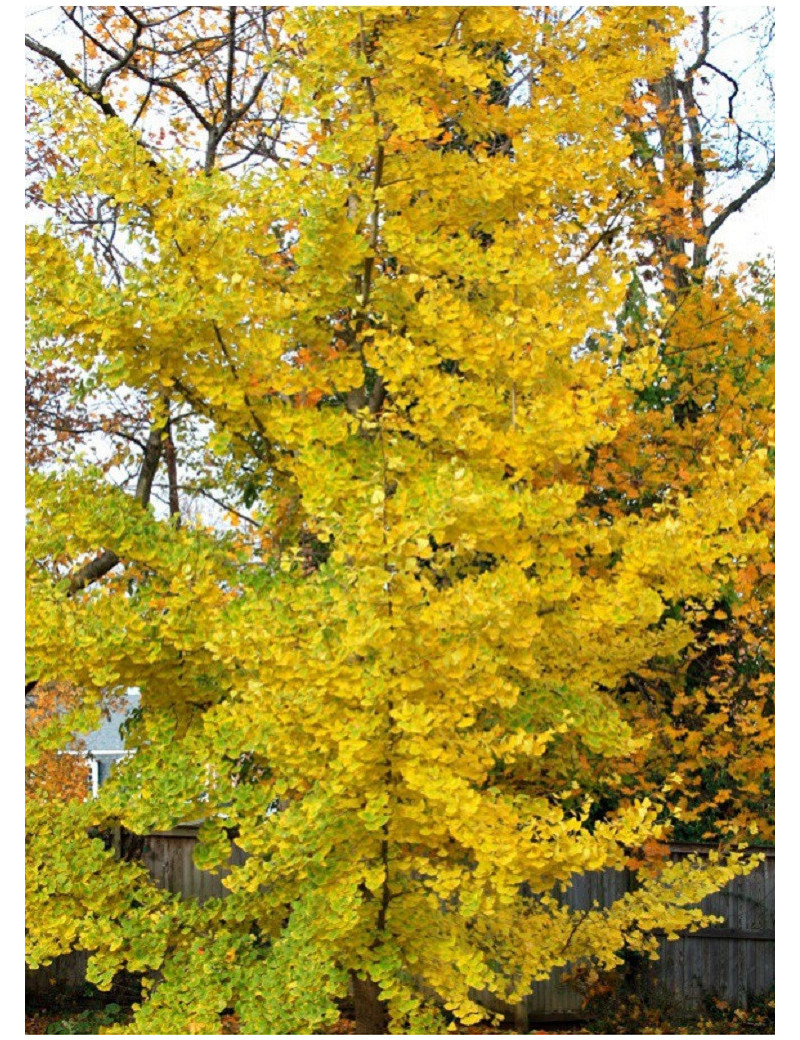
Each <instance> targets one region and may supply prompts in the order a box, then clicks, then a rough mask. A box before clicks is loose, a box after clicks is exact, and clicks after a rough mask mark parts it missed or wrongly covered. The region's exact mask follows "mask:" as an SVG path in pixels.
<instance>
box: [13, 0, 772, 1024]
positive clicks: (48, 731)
mask: <svg viewBox="0 0 800 1040" xmlns="http://www.w3.org/2000/svg"><path fill="white" fill-rule="evenodd" d="M65 10H66V12H67V17H68V18H70V19H72V21H73V23H75V24H80V29H81V33H82V37H81V40H82V51H81V53H80V54H79V57H78V60H77V61H72V60H71V58H69V57H68V56H64V55H62V54H59V53H57V52H56V51H54V50H53V49H52V48H51V47H49V46H47V45H45V44H43V43H40V42H37V41H36V40H33V39H31V40H29V41H28V42H29V46H30V47H31V49H32V50H34V51H35V52H36V53H37V54H38V55H39V57H40V58H41V59H42V60H43V61H44V62H46V63H48V64H47V66H46V67H47V68H50V69H57V70H58V75H52V74H50V75H45V76H41V77H40V78H39V81H38V82H37V83H36V84H35V85H33V86H32V87H31V90H30V100H29V120H30V123H29V137H30V142H31V154H32V160H31V174H30V177H31V180H30V184H29V190H30V194H31V198H32V200H33V202H34V204H35V205H36V206H39V207H42V208H47V209H48V210H49V213H50V215H49V216H48V218H47V220H44V221H40V222H38V223H37V224H35V225H34V226H33V227H32V228H31V230H30V233H29V237H28V285H29V311H28V313H29V322H28V332H29V362H30V365H31V375H30V383H29V387H30V389H29V397H30V399H31V401H32V402H34V403H36V402H38V404H36V408H34V415H33V418H32V423H33V432H34V434H35V436H34V437H33V438H32V441H31V443H32V445H33V446H34V449H35V450H33V451H32V456H31V460H30V461H31V468H30V472H29V475H28V482H27V487H28V514H27V536H28V537H27V549H28V559H27V576H28V612H29V614H28V625H27V673H26V682H27V684H28V687H27V688H28V689H29V690H30V693H31V696H32V697H33V698H36V697H37V696H38V692H37V691H40V690H41V689H42V688H43V686H44V684H47V683H56V682H59V683H67V684H69V689H70V690H71V691H72V693H71V699H70V703H69V705H68V707H69V711H67V712H65V711H59V712H56V713H55V715H54V717H53V720H52V721H51V723H50V724H49V725H45V726H43V727H40V728H39V729H38V730H37V732H36V733H35V734H34V735H33V738H32V740H31V742H30V743H31V763H32V765H33V767H34V768H35V766H36V763H37V761H39V759H40V756H41V755H42V754H46V753H48V752H49V751H51V750H52V749H53V748H54V747H57V746H58V742H59V741H63V740H64V739H67V738H68V737H70V736H71V734H72V732H74V731H75V730H79V731H81V730H82V731H84V732H85V731H86V729H87V728H90V727H91V725H92V722H93V721H94V722H96V720H97V718H98V717H99V713H100V712H101V711H102V709H103V706H104V704H105V703H106V702H107V699H108V698H109V697H110V696H112V695H113V694H114V692H115V691H119V690H120V689H122V688H125V687H132V686H135V687H137V688H138V689H139V690H140V691H141V707H140V709H139V710H138V711H137V712H136V713H135V716H134V717H133V718H132V720H131V722H130V724H129V727H128V731H127V734H126V737H127V742H128V746H130V747H135V748H136V754H135V755H134V756H132V757H131V758H130V759H129V760H128V761H127V762H126V763H125V764H124V765H122V766H120V767H118V768H117V769H116V771H115V773H114V775H113V776H112V778H111V780H110V781H109V782H108V783H107V784H105V785H104V786H103V788H102V789H101V791H100V796H99V797H98V798H97V799H96V800H89V801H82V800H80V799H78V798H72V799H66V800H64V801H63V803H62V804H60V806H59V807H58V809H57V811H55V812H54V804H53V799H52V798H51V797H45V796H42V795H41V793H37V790H36V785H33V789H32V792H31V798H30V800H29V811H28V821H29V853H30V864H31V866H30V869H29V895H28V900H29V907H30V911H31V923H30V927H29V948H28V957H29V963H31V964H33V965H36V964H39V963H43V962H46V961H47V960H48V959H50V958H52V957H53V956H56V955H57V954H59V953H61V952H64V951H66V950H68V949H70V948H82V949H86V950H89V951H92V957H91V960H90V969H89V971H90V978H91V979H92V980H94V981H96V982H98V983H99V984H101V985H110V983H111V980H112V978H113V976H114V974H115V973H116V972H117V971H119V970H122V969H127V970H130V971H137V972H143V973H145V976H144V979H145V981H144V985H145V999H143V1001H142V1004H141V1006H140V1008H139V1009H138V1010H137V1013H136V1016H135V1018H134V1021H133V1024H132V1025H131V1026H129V1027H125V1028H126V1029H127V1031H129V1032H133V1033H158V1032H162V1033H168V1032H180V1031H183V1032H187V1033H205V1032H211V1033H213V1032H218V1031H219V1016H220V1014H221V1013H222V1012H223V1011H224V1010H225V1009H228V1008H233V1009H235V1011H236V1013H237V1015H238V1016H239V1020H240V1023H241V1028H242V1031H243V1032H254V1033H281V1032H286V1033H291V1032H295V1033H309V1032H312V1031H314V1030H320V1029H323V1028H324V1027H325V1026H326V1025H328V1024H329V1023H330V1022H331V1021H332V1020H334V1019H335V1017H336V1014H337V1011H336V1000H337V999H339V998H341V997H343V996H344V995H345V994H346V993H347V992H348V989H349V990H350V992H351V994H352V995H353V997H354V998H355V1001H356V1009H357V1014H358V1018H359V1026H360V1030H361V1031H362V1032H368V1031H371V1032H387V1031H391V1032H440V1031H445V1030H446V1029H447V1026H448V1023H449V1022H453V1021H454V1022H455V1023H457V1024H463V1025H467V1024H470V1023H473V1022H476V1021H479V1020H480V1019H481V1018H482V1017H484V1016H485V1012H484V1010H483V1009H482V1008H481V1006H480V1005H479V1004H478V1003H477V1002H476V999H475V994H476V992H477V991H481V990H489V991H492V992H494V993H496V994H497V995H499V996H501V997H502V998H504V999H507V1000H510V1001H513V1000H515V999H519V998H521V997H522V996H523V995H524V994H525V992H526V991H527V989H528V988H529V986H530V983H531V981H532V980H534V979H539V978H545V977H547V976H548V975H549V973H550V971H551V969H552V968H554V967H557V966H559V965H562V964H564V963H565V962H566V961H576V960H580V959H582V958H587V959H589V958H591V959H594V960H595V961H597V962H598V963H600V964H602V965H605V966H613V965H614V964H618V963H620V962H621V958H622V956H623V955H624V952H625V951H626V950H637V951H642V952H645V953H651V954H653V953H654V951H655V949H656V948H657V940H656V938H655V937H654V935H653V932H654V931H655V930H657V929H659V930H664V931H666V932H667V933H668V934H669V935H670V936H674V935H676V934H677V932H678V931H679V930H682V929H685V928H692V927H697V926H700V925H701V924H702V923H704V920H705V919H704V918H703V915H702V914H701V913H700V911H699V910H698V909H696V904H697V903H698V902H699V900H700V899H701V898H702V897H703V896H704V895H706V894H707V893H709V892H712V891H715V890H716V889H718V888H719V887H721V886H722V885H723V884H725V883H726V881H728V880H729V879H730V878H732V877H733V876H734V875H735V874H736V873H737V872H741V871H743V870H746V869H747V868H748V863H747V860H746V858H745V857H743V856H742V855H741V854H740V853H737V852H730V853H729V854H727V855H726V856H720V857H715V856H712V857H711V859H710V861H704V862H702V863H701V862H700V861H699V860H691V859H690V860H688V861H686V862H682V863H681V864H676V863H672V864H671V863H668V862H667V861H665V860H664V858H663V857H662V856H661V855H660V854H653V852H652V850H653V849H654V848H655V849H656V850H658V842H659V841H662V840H666V839H667V838H668V837H669V835H670V833H671V829H672V828H673V826H674V825H675V822H676V821H677V820H679V819H680V818H681V816H682V815H683V816H684V817H688V818H689V820H690V822H691V821H700V825H702V826H703V827H706V826H713V825H714V823H715V821H714V819H713V817H714V811H713V807H714V806H716V807H721V811H722V815H723V816H724V822H725V828H727V835H728V838H729V839H730V840H733V841H736V840H741V839H742V835H743V834H746V833H747V828H751V829H753V828H754V830H753V833H755V832H761V833H763V834H765V835H766V834H768V833H769V823H768V814H765V812H764V804H765V798H767V795H768V788H769V755H770V751H769V749H770V746H771V745H770V733H771V730H770V697H771V692H770V687H769V680H770V676H769V660H768V644H769V626H770V623H771V600H770V599H769V593H768V587H767V586H768V582H769V568H770V560H771V539H770V519H769V518H770V515H771V514H770V510H771V455H770V448H771V439H770V438H771V383H770V380H771V364H770V358H769V354H770V352H771V336H772V331H771V288H770V286H769V283H768V279H767V277H766V275H765V274H759V272H758V270H755V271H754V272H753V271H751V272H750V273H749V274H748V275H747V276H742V277H741V278H733V277H722V276H717V275H713V274H709V273H708V272H707V265H708V251H707V248H706V247H707V246H708V243H709V236H708V235H707V234H706V238H705V239H704V240H703V248H702V249H699V251H695V253H694V254H692V255H691V256H690V255H689V253H690V251H687V249H686V248H685V247H686V244H687V243H688V242H689V241H690V239H691V237H692V235H693V233H694V232H693V230H692V229H693V227H694V228H695V230H696V223H695V224H694V225H693V224H692V220H693V218H694V219H695V221H696V219H697V216H698V212H700V211H699V210H698V194H697V192H698V190H699V189H697V188H696V187H695V186H696V184H697V180H698V178H699V177H700V176H701V174H703V175H705V174H704V169H705V168H704V167H702V168H701V166H702V164H701V166H698V153H697V152H696V151H692V146H693V140H692V138H691V131H692V125H691V122H684V124H683V125H684V126H685V127H686V128H687V133H688V137H687V141H688V150H687V152H686V165H681V164H679V163H678V162H677V160H675V161H673V162H672V163H671V164H670V163H666V162H663V161H658V160H657V159H654V156H656V155H657V150H658V149H659V148H660V149H661V150H662V155H663V154H666V150H667V149H668V148H669V147H673V159H675V152H674V138H673V144H672V145H670V140H669V139H668V135H666V134H665V133H663V132H662V133H661V134H660V136H659V133H660V131H659V128H661V130H662V131H663V129H664V126H665V125H666V124H665V108H664V102H663V91H662V92H661V93H659V90H657V89H655V88H654V86H653V84H661V83H663V82H664V81H665V79H668V78H669V76H670V75H673V73H672V70H674V68H675V61H676V55H675V51H674V47H673V44H674V40H675V39H676V37H677V34H678V33H679V32H680V31H681V30H682V29H683V28H684V16H683V15H682V14H681V13H680V12H679V11H677V10H676V9H671V8H665V9H660V8H659V9H654V8H636V7H607V8H589V9H586V10H585V11H583V12H582V13H579V14H578V15H577V16H576V17H573V18H571V19H564V18H558V17H556V16H555V15H554V14H553V13H552V12H550V11H549V10H548V9H534V10H532V11H526V10H522V9H515V8H497V7H491V8H489V7H467V8H463V9H456V8H444V7H426V8H354V9H349V8H338V7H327V8H293V9H277V8H276V9H271V8H257V9H243V8H228V9H226V10H225V11H216V10H211V9H200V8H191V9H188V10H187V9H173V8H132V9H130V8H87V9H80V10H81V11H85V12H86V20H82V19H83V15H80V19H79V16H78V14H77V13H76V11H77V10H78V9H70V8H68V9H65ZM703 24H705V23H703ZM703 38H704V39H705V37H703ZM699 68H700V65H698V66H697V69H699ZM697 69H695V70H692V69H690V70H689V71H688V72H684V73H683V76H684V79H683V80H681V82H683V83H685V82H691V78H692V75H693V74H694V73H695V72H696V71H697ZM673 79H674V75H673ZM685 94H686V91H684V93H683V94H681V97H683V98H684V100H686V98H685V96H684V95H685ZM676 111H677V110H676V109H674V108H672V109H668V111H667V115H669V117H670V118H673V117H674V116H675V114H676ZM690 112H691V110H688V113H690ZM692 118H693V117H692V116H691V115H690V114H688V119H689V120H691V119H692ZM665 142H666V143H665ZM706 162H707V160H706ZM678 170H680V171H683V172H682V173H680V175H679V173H678V172H676V171H678ZM687 171H688V172H687ZM684 173H685V174H686V175H685V176H684ZM756 176H762V174H760V173H758V174H756ZM678 200H680V201H678ZM679 205H680V207H682V209H681V213H682V214H683V216H684V217H685V222H684V223H683V224H680V226H678V225H677V224H676V223H674V222H675V221H677V216H676V210H677V208H678V207H679ZM701 208H702V207H701ZM700 215H701V217H702V213H701V214H700ZM670 221H673V223H670ZM704 228H705V230H704V234H705V233H706V232H707V231H708V227H706V226H705V225H704ZM698 241H700V239H698ZM645 269H647V270H648V271H649V277H650V278H651V281H650V283H648V285H649V288H648V289H647V291H645V289H644V288H643V284H644V283H643V281H642V272H643V270H645ZM676 272H678V273H676ZM653 278H655V282H654V283H653V282H652V279H653ZM43 416H44V417H45V420H46V422H45V425H46V424H47V422H49V424H50V425H49V427H48V430H46V431H44V432H43V420H42V417H43ZM48 417H49V419H48ZM48 431H49V432H48ZM97 431H102V433H103V437H104V438H105V440H101V441H99V442H98V441H97V440H95V441H94V442H93V443H94V444H95V445H97V444H98V443H99V444H100V445H101V447H102V450H100V451H99V454H96V455H95V456H94V457H89V455H90V453H89V448H88V445H89V442H90V440H91V438H92V437H93V436H94V437H95V438H96V434H97ZM109 445H111V446H112V447H111V448H109V447H108V446H109ZM65 449H66V451H65ZM154 493H155V497H154ZM159 494H161V495H163V504H162V503H160V502H159V501H158V495H159ZM200 502H205V503H209V504H211V505H212V506H213V507H214V509H215V512H214V513H213V514H212V513H209V512H208V511H206V510H204V509H202V508H198V505H197V503H200ZM743 745H744V752H745V753H744V754H743ZM709 769H716V770H717V774H715V778H713V781H712V780H710V779H709V776H708V770H709ZM767 800H768V798H767ZM709 813H710V814H711V816H709ZM704 814H705V815H704ZM187 820H202V821H203V822H202V827H201V831H200V842H199V845H198V848H197V853H196V861H197V863H198V865H199V866H201V867H204V868H208V869H214V868H218V867H221V866H222V865H224V864H225V863H226V861H227V860H228V857H229V855H230V850H231V844H232V843H233V842H234V841H235V843H236V844H237V845H238V846H239V847H240V848H241V849H243V850H244V852H245V853H246V859H245V862H244V864H243V865H242V866H238V867H235V868H233V869H232V870H231V872H230V873H229V875H228V876H227V878H226V882H225V883H226V886H227V887H228V888H229V890H230V892H229V895H228V896H227V897H226V898H225V899H221V900H209V901H207V902H205V903H203V904H202V905H200V904H198V903H196V902H194V901H192V900H181V899H179V898H177V897H176V896H174V895H173V894H170V893H167V892H164V891H162V890H161V889H159V888H157V887H156V886H155V885H154V883H153V882H152V881H151V880H150V879H149V877H148V875H147V872H146V871H145V870H144V868H143V867H142V866H141V865H140V864H137V863H132V862H126V861H124V860H121V859H119V858H115V857H114V854H113V852H112V851H110V850H108V849H106V847H105V845H104V843H103V840H102V834H103V833H104V831H107V830H108V829H109V828H110V827H113V826H119V825H122V826H124V827H125V828H127V829H128V830H130V831H133V832H134V833H136V834H146V833H148V832H149V831H151V830H154V829H165V828H169V827H171V826H174V825H175V824H177V823H180V822H183V821H187ZM725 828H723V830H725ZM606 867H610V868H618V869H623V868H625V867H628V868H636V869H638V870H639V871H640V875H641V878H640V880H641V883H640V884H639V886H638V887H637V889H636V890H635V891H634V892H632V893H629V894H628V895H627V896H626V897H625V899H623V900H620V901H619V902H617V903H616V904H614V905H613V906H611V907H610V908H595V909H593V910H591V911H589V912H586V913H578V912H575V911H570V909H569V908H568V906H567V905H565V904H564V901H563V900H561V899H559V892H560V891H563V887H564V886H565V885H566V884H568V882H569V879H570V878H571V877H572V876H574V875H575V874H578V873H581V872H583V871H586V870H594V869H601V868H606ZM120 1028H122V1027H120Z"/></svg>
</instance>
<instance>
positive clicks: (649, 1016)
mask: <svg viewBox="0 0 800 1040" xmlns="http://www.w3.org/2000/svg"><path fill="white" fill-rule="evenodd" d="M587 1014H590V1015H591V1018H588V1019H587V1021H586V1022H584V1023H564V1024H562V1025H553V1024H551V1025H548V1027H547V1028H546V1029H531V1030H530V1032H529V1033H528V1034H526V1035H540V1036H554V1035H576V1034H584V1035H585V1034H590V1035H591V1034H611V1035H615V1034H629V1035H630V1034H633V1035H649V1034H652V1035H659V1036H665V1035H680V1034H690V1035H702V1034H706V1035H710V1036H719V1035H730V1034H740V1035H752V1036H767V1035H771V1034H773V1033H774V1032H775V1003H774V1001H773V1000H761V1001H759V1002H757V1003H755V1004H754V1006H753V1007H751V1008H749V1009H748V1010H745V1009H743V1008H733V1007H731V1006H730V1005H729V1004H726V1003H725V1002H724V1001H720V1000H716V1001H715V1000H711V1001H709V1002H708V1004H707V1006H706V1007H705V1008H704V1009H703V1010H701V1011H699V1012H697V1013H695V1014H693V1015H676V1014H674V1013H673V1014H672V1015H671V1016H670V1015H669V1014H668V1012H667V1010H666V1009H665V1008H652V1007H645V1006H643V1005H642V1004H641V1003H640V1002H639V1003H637V1002H636V1001H625V1000H623V1001H616V1002H615V1003H614V1004H613V1006H612V1005H609V1006H608V1007H606V1008H603V1007H596V1006H595V1007H592V1006H591V1005H590V1006H589V1007H587ZM129 1016H130V1009H129V1008H125V1007H121V1006H120V1005H118V1004H106V1005H103V1006H99V1007H98V1006H92V1007H84V1008H79V1007H77V1006H73V1007H62V1008H60V1009H53V1010H46V1009H41V1010H36V1011H33V1012H32V1013H30V1014H26V1016H25V1034H26V1036H27V1035H40V1034H50V1035H58V1034H61V1035H65V1034H67V1035H69V1034H72V1035H81V1034H82V1035H87V1034H88V1035H92V1034H97V1032H98V1030H99V1028H101V1027H103V1026H109V1025H113V1024H114V1023H118V1022H123V1021H125V1020H126V1019H127V1018H129ZM354 1030H355V1023H354V1022H353V1020H352V1019H350V1018H348V1017H347V1016H346V1015H342V1017H341V1018H340V1019H339V1021H338V1022H337V1023H336V1024H335V1025H334V1026H333V1027H332V1028H331V1032H330V1034H328V1035H344V1034H352V1033H353V1032H354ZM238 1032H239V1031H238V1023H237V1021H236V1016H235V1015H225V1016H223V1017H222V1025H221V1029H220V1034H219V1035H226V1034H227V1035H238ZM487 1034H494V1035H506V1036H509V1035H510V1036H517V1035H520V1034H518V1033H515V1032H514V1031H513V1030H511V1029H494V1028H491V1027H487V1026H483V1027H482V1026H470V1027H469V1028H467V1029H465V1030H464V1031H463V1032H462V1033H459V1034H456V1035H460V1036H467V1035H473V1036H475V1035H477V1036H483V1035H487Z"/></svg>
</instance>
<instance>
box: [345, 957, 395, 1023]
mask: <svg viewBox="0 0 800 1040" xmlns="http://www.w3.org/2000/svg"><path fill="white" fill-rule="evenodd" d="M350 983H351V986H352V991H353V1004H354V1006H355V1013H356V1029H355V1031H356V1034H357V1035H358V1036H376V1035H377V1036H383V1035H385V1034H386V1033H388V1032H389V1014H388V1012H387V1010H386V1004H385V1003H384V1001H382V1000H381V999H380V996H379V992H380V991H379V989H378V983H377V982H373V980H372V979H361V978H359V977H358V975H356V973H355V972H354V971H353V972H350Z"/></svg>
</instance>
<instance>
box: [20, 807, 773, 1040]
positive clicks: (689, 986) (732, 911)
mask: <svg viewBox="0 0 800 1040" xmlns="http://www.w3.org/2000/svg"><path fill="white" fill-rule="evenodd" d="M196 843H197V828H196V827H192V826H185V827H178V828H176V829H175V830H172V831H169V832H166V833H160V834H151V835H148V836H147V838H146V839H145V842H144V849H143V853H142V859H143V862H144V863H145V865H146V866H147V868H148V870H149V871H150V873H151V874H152V876H153V877H154V878H155V880H156V881H157V882H158V883H159V884H160V885H162V886H163V887H165V888H167V889H169V890H170V891H171V892H178V893H180V894H182V895H184V896H186V897H193V898H197V899H199V900H204V899H208V898H209V897H212V896H224V895H225V894H226V892H227V889H226V888H225V886H224V884H223V880H222V879H223V876H224V873H225V871H223V872H222V873H209V872H208V871H204V870H199V869H198V868H197V867H196V866H195V865H194V860H193V851H194V847H195V845H196ZM704 851H706V849H705V847H704V846H701V845H675V846H673V847H672V856H673V857H674V858H683V857H685V856H688V855H690V854H691V853H701V854H702V853H703V852H704ZM764 856H765V858H764V860H763V862H762V863H761V864H760V865H759V866H758V867H757V868H756V869H755V870H754V871H752V872H751V873H750V874H748V875H746V876H745V877H739V878H735V879H734V880H733V881H732V882H730V884H728V885H727V886H726V887H725V888H724V889H722V891H720V892H718V893H716V894H715V895H712V896H709V897H708V898H707V899H705V900H704V901H703V903H702V904H701V905H702V908H703V909H704V910H705V911H706V912H708V913H710V914H714V915H717V916H720V917H722V918H724V924H722V925H719V926H714V927H711V928H708V929H705V930H704V931H703V932H699V933H695V934H694V935H687V936H682V937H681V938H680V939H676V940H672V941H670V942H668V941H667V940H666V939H665V938H664V939H662V940H661V942H660V950H659V953H660V958H659V960H658V961H654V962H651V965H650V971H651V978H652V980H653V981H654V982H655V983H656V984H657V985H658V986H659V987H660V988H661V989H662V990H664V991H666V992H667V993H668V994H671V995H672V996H673V997H674V999H675V1002H676V1003H677V1004H678V1005H680V1006H682V1007H691V1006H693V1005H696V1004H697V1003H698V1002H699V1001H700V1000H701V999H702V998H703V997H704V996H707V995H712V996H715V997H719V998H721V999H723V1000H726V1001H728V1002H730V1003H731V1004H734V1005H736V1006H738V1007H746V1006H747V1004H748V1002H749V1001H750V1000H751V999H752V998H753V997H755V996H758V995H761V994H763V993H766V992H767V991H769V990H770V989H771V988H772V987H773V986H774V984H775V853H774V852H773V851H771V850H766V851H765V853H764ZM244 859H245V854H244V853H243V852H242V851H241V849H239V848H237V847H236V846H234V849H233V853H232V855H231V859H230V865H231V866H236V865H239V864H241V863H243V862H244ZM630 883H631V875H630V874H629V873H628V872H627V871H614V870H606V871H595V872H592V873H588V874H583V875H581V876H578V877H576V878H575V879H574V881H573V882H572V884H571V885H570V887H569V889H568V890H567V893H566V895H565V897H564V898H565V902H566V903H567V904H568V905H569V906H570V907H572V908H573V909H575V910H585V909H588V908H589V907H591V906H592V905H593V903H595V901H596V902H597V903H598V904H600V905H601V906H608V905H610V904H611V903H613V902H614V901H615V900H616V899H619V898H620V897H621V896H622V895H624V893H625V892H626V891H628V889H629V886H630ZM85 971H86V955H85V954H70V955H69V956H67V957H60V958H58V959H57V961H55V962H54V964H53V965H52V966H51V967H50V968H41V969H39V970H38V971H36V972H27V973H26V991H27V992H28V994H29V995H31V996H32V997H33V998H34V999H42V998H43V997H45V996H46V995H47V994H48V993H53V992H54V990H60V991H64V990H69V989H80V988H81V986H83V984H84V980H85ZM563 975H564V972H563V970H557V971H554V972H553V974H552V975H551V977H550V979H549V980H548V981H546V982H536V983H534V985H533V988H532V991H531V994H530V995H529V996H528V997H527V998H526V999H525V1000H524V1001H523V1002H522V1003H521V1004H520V1005H518V1006H517V1007H516V1008H509V1007H507V1006H504V1005H502V1004H501V1003H499V1002H498V1001H497V1000H496V999H495V998H493V997H492V996H491V995H490V994H485V995H481V998H480V999H481V1000H482V1002H483V1003H485V1004H486V1006H487V1007H489V1008H491V1009H492V1010H498V1011H501V1010H502V1011H505V1012H507V1013H510V1014H512V1015H513V1017H514V1020H515V1022H516V1024H517V1028H518V1029H519V1030H520V1031H523V1030H525V1029H527V1028H529V1027H530V1025H531V1023H533V1022H544V1021H547V1020H548V1019H564V1018H569V1017H577V1016H578V1015H579V1012H580V1008H581V995H580V994H579V993H578V992H577V991H576V990H575V989H574V988H573V987H572V986H570V985H569V984H568V983H566V982H565V981H564V979H563Z"/></svg>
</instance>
